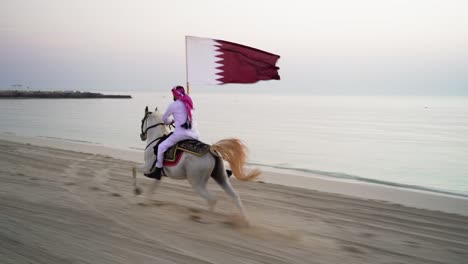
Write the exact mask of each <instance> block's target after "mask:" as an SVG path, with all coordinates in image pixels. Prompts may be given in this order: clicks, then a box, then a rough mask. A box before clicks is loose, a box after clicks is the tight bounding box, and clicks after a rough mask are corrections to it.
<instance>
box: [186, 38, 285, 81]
mask: <svg viewBox="0 0 468 264" xmlns="http://www.w3.org/2000/svg"><path fill="white" fill-rule="evenodd" d="M185 44H186V49H187V50H186V52H187V54H186V56H187V82H188V83H190V84H226V83H255V82H257V81H261V80H279V79H280V76H279V74H278V70H279V68H278V67H276V62H277V61H278V59H279V58H280V56H278V55H275V54H272V53H269V52H266V51H263V50H259V49H255V48H252V47H248V46H244V45H240V44H237V43H233V42H228V41H224V40H218V39H209V38H199V37H191V36H186V37H185Z"/></svg>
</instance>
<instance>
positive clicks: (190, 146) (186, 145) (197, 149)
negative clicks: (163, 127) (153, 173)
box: [164, 139, 211, 163]
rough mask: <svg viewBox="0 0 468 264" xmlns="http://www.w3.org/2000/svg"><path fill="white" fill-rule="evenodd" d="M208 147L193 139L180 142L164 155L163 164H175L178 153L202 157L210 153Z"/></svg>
mask: <svg viewBox="0 0 468 264" xmlns="http://www.w3.org/2000/svg"><path fill="white" fill-rule="evenodd" d="M210 147H211V146H210V145H208V144H206V143H203V142H201V141H198V140H194V139H187V140H182V141H180V142H179V143H177V144H175V145H174V146H172V147H171V148H169V149H168V150H166V152H165V153H164V162H169V163H172V162H175V161H176V160H178V158H179V157H178V153H179V152H180V153H182V152H187V153H190V154H193V155H197V156H203V155H205V154H206V153H207V152H208V151H210Z"/></svg>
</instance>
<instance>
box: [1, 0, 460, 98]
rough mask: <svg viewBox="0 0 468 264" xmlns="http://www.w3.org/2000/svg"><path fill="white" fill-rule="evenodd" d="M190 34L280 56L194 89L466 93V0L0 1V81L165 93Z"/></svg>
mask: <svg viewBox="0 0 468 264" xmlns="http://www.w3.org/2000/svg"><path fill="white" fill-rule="evenodd" d="M186 35H191V36H198V37H207V38H214V39H222V40H227V41H232V42H236V43H240V44H244V45H248V46H252V47H255V48H259V49H262V50H265V51H268V52H271V53H275V54H278V55H280V56H281V59H280V60H279V62H278V66H279V67H280V68H281V69H280V75H281V78H282V80H280V81H266V82H259V83H256V84H249V85H224V86H206V87H199V86H197V87H191V88H192V91H194V90H197V89H198V90H200V91H213V92H217V91H237V90H239V91H244V90H253V91H258V92H274V93H300V92H307V93H316V94H422V95H425V94H427V95H452V94H454V95H459V94H463V95H468V1H465V0H459V1H457V0H440V1H439V0H385V1H384V0H327V1H313V0H288V1H286V0H284V1H279V0H278V1H276V0H265V1H263V0H262V1H259V0H236V1H232V0H231V1H224V0H197V1H189V0H187V1H180V0H172V1H167V0H166V1H159V0H136V1H130V0H128V1H124V0H80V1H71V0H41V1H39V0H28V1H26V0H0V88H11V85H13V84H22V85H24V86H29V87H31V88H32V89H74V90H103V91H105V90H107V91H114V90H135V91H164V90H169V89H170V88H171V87H172V86H173V85H175V84H185V81H186V80H185V42H184V41H185V36H186Z"/></svg>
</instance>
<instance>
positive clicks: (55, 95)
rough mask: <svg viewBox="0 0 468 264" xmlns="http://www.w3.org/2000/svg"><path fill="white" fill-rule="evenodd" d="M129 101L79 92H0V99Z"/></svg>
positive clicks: (117, 96)
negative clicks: (103, 99) (105, 99)
mask: <svg viewBox="0 0 468 264" xmlns="http://www.w3.org/2000/svg"><path fill="white" fill-rule="evenodd" d="M102 98H108V99H131V98H132V96H131V95H107V94H101V93H92V92H81V91H39V90H36V91H21V90H5V91H0V99H102Z"/></svg>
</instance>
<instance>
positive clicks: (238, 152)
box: [210, 138, 261, 181]
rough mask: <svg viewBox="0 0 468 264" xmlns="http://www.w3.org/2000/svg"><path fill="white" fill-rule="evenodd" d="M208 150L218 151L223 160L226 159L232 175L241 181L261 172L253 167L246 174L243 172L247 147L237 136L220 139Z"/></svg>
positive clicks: (250, 178)
mask: <svg viewBox="0 0 468 264" xmlns="http://www.w3.org/2000/svg"><path fill="white" fill-rule="evenodd" d="M210 150H211V152H215V153H218V154H219V155H220V156H221V158H222V159H223V160H225V161H227V162H228V163H229V166H230V167H231V170H232V173H233V174H234V176H236V178H237V179H239V180H241V181H250V180H254V179H255V178H257V176H258V175H260V173H261V171H260V170H259V169H253V170H251V171H250V172H249V173H247V174H245V173H244V164H245V161H246V159H247V147H246V146H245V145H244V144H243V143H242V142H241V141H240V140H239V139H237V138H229V139H222V140H220V141H218V142H216V143H214V144H213V145H212V146H211V148H210Z"/></svg>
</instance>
